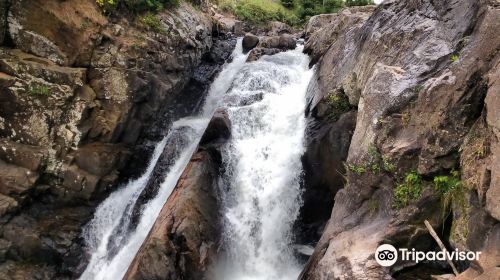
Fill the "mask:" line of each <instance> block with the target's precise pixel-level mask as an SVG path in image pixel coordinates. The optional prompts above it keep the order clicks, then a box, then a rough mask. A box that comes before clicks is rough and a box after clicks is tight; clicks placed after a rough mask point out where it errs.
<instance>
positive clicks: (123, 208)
mask: <svg viewBox="0 0 500 280" xmlns="http://www.w3.org/2000/svg"><path fill="white" fill-rule="evenodd" d="M232 58H233V60H232V61H231V62H230V63H228V64H226V65H225V66H224V68H223V70H222V71H221V73H220V74H219V75H218V76H217V78H216V79H215V80H214V82H213V83H212V85H211V87H210V89H209V93H208V95H207V98H206V100H205V104H204V107H203V109H202V113H200V115H199V116H193V117H190V118H182V119H179V120H177V121H175V122H174V123H173V124H172V128H171V129H170V131H169V133H168V134H167V136H165V138H164V139H163V140H162V141H160V142H159V143H158V144H157V146H156V147H155V150H154V153H153V156H152V158H151V161H150V162H149V165H148V168H147V169H146V172H145V173H144V174H143V175H142V176H141V177H140V178H138V179H136V180H133V181H131V182H129V183H128V184H126V185H125V186H122V187H120V188H119V189H118V190H117V191H115V192H114V193H112V194H111V195H110V196H109V197H108V198H107V199H106V200H105V201H103V202H102V204H101V205H100V206H99V207H98V208H97V210H96V212H95V214H94V217H93V219H92V220H91V221H90V222H89V223H88V224H87V225H86V226H85V228H84V230H83V238H84V240H85V243H86V246H87V250H88V251H89V252H90V254H91V257H90V261H89V264H88V265H87V267H86V269H85V271H84V272H83V274H82V275H81V277H80V279H82V280H116V279H122V278H123V276H124V274H125V273H126V271H127V268H128V266H129V265H130V263H131V262H132V261H133V259H134V257H135V255H136V253H137V251H138V250H139V248H140V246H141V245H142V243H143V241H144V239H145V238H146V236H147V235H148V233H149V231H150V230H151V227H152V226H153V224H154V222H155V219H156V217H157V216H158V214H159V213H160V210H161V208H162V206H163V205H164V204H165V202H166V201H167V198H168V196H169V195H170V193H171V192H172V190H173V188H174V187H175V184H176V183H177V180H178V179H179V177H180V175H181V173H182V171H183V170H184V167H185V166H186V165H187V163H188V162H189V159H190V157H191V155H192V153H193V152H194V150H195V149H196V146H197V145H198V142H199V140H200V137H201V135H202V133H203V131H204V130H205V128H206V126H207V125H208V122H209V121H210V118H211V116H212V114H213V112H214V111H215V109H217V107H218V105H219V103H220V101H221V99H222V97H223V96H224V94H225V93H226V92H227V91H228V89H229V87H230V86H231V83H232V81H233V79H234V76H235V74H236V73H238V72H239V69H241V67H243V65H244V63H245V60H246V55H244V54H243V52H242V48H241V39H240V40H238V42H237V45H236V48H235V50H234V51H233V53H232ZM179 135H181V136H179ZM173 137H182V138H183V139H184V140H187V141H185V142H187V144H185V145H182V146H181V147H178V148H179V149H181V151H179V152H178V153H176V154H177V155H178V156H177V158H176V159H175V164H174V165H173V166H172V167H171V168H170V169H169V172H168V174H165V180H164V182H163V183H162V184H161V186H160V189H159V191H158V194H157V195H156V197H155V198H154V199H152V200H151V201H149V202H148V203H147V204H146V205H144V206H143V211H142V213H141V217H140V222H139V224H138V225H137V227H135V229H134V230H133V231H132V232H130V231H128V230H119V229H127V228H128V227H127V226H126V225H124V223H125V224H126V223H128V222H130V218H131V217H130V216H131V215H132V211H133V208H134V205H135V204H136V202H137V200H138V198H139V195H140V194H141V192H142V191H143V190H144V188H145V187H146V184H147V182H148V179H149V177H150V176H151V174H152V172H153V169H154V167H155V165H156V163H157V161H158V159H159V157H160V155H161V153H162V151H163V149H164V148H165V145H166V143H170V142H172V141H169V140H171V139H172V138H173ZM174 142H175V141H174ZM117 229H118V230H117ZM116 234H119V235H120V236H116ZM115 240H126V241H125V242H124V243H121V246H120V247H119V248H116V250H110V249H109V245H110V243H112V242H114V241H115Z"/></svg>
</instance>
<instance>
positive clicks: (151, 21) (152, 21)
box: [138, 13, 165, 33]
mask: <svg viewBox="0 0 500 280" xmlns="http://www.w3.org/2000/svg"><path fill="white" fill-rule="evenodd" d="M138 20H139V22H140V23H141V24H142V25H143V26H144V27H145V28H146V29H147V30H150V31H154V32H157V33H165V28H164V27H163V24H162V23H161V21H160V19H159V18H158V17H157V16H156V15H154V14H151V13H147V14H145V15H143V16H140V17H139V19H138Z"/></svg>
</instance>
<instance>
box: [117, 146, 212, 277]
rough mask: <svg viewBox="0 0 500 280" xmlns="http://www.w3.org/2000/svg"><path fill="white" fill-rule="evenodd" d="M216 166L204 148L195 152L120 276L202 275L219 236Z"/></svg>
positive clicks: (208, 264) (210, 260)
mask: <svg viewBox="0 0 500 280" xmlns="http://www.w3.org/2000/svg"><path fill="white" fill-rule="evenodd" d="M217 170H218V167H217V166H216V164H214V161H213V160H212V159H211V156H210V154H209V153H208V152H204V151H199V152H197V153H196V154H194V155H193V157H192V158H191V161H190V162H189V164H188V166H187V167H186V169H185V170H184V172H183V174H182V176H181V178H180V179H179V181H178V182H177V185H176V187H175V188H174V190H173V192H172V194H171V195H170V197H169V198H168V200H167V202H166V203H165V205H164V206H163V208H162V210H161V212H160V215H159V216H158V218H157V220H156V222H155V224H154V226H153V228H152V229H151V231H150V233H149V235H148V237H147V238H146V240H145V241H144V243H143V245H142V246H141V249H140V250H139V252H138V253H137V255H136V257H135V259H134V261H133V262H132V264H131V265H130V267H129V269H128V271H127V274H126V275H125V277H124V279H136V280H137V279H193V280H194V279H205V276H204V274H205V272H206V271H207V269H208V267H209V266H210V264H211V263H213V262H214V261H215V252H216V246H217V242H218V238H219V235H218V232H219V226H218V219H217V216H218V207H217V199H216V197H215V190H214V180H216V178H217Z"/></svg>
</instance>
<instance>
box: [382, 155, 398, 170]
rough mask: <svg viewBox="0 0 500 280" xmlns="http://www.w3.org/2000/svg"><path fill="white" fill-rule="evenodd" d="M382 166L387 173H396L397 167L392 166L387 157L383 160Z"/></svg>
mask: <svg viewBox="0 0 500 280" xmlns="http://www.w3.org/2000/svg"><path fill="white" fill-rule="evenodd" d="M382 166H383V168H384V171H386V172H389V173H393V172H394V171H396V166H395V165H394V164H392V163H391V162H390V161H389V159H388V158H387V157H383V158H382Z"/></svg>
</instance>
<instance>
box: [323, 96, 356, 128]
mask: <svg viewBox="0 0 500 280" xmlns="http://www.w3.org/2000/svg"><path fill="white" fill-rule="evenodd" d="M327 102H328V105H330V107H331V113H330V114H329V118H330V119H331V120H333V121H337V120H338V119H339V117H340V116H341V115H342V114H343V113H345V112H348V111H349V110H351V104H349V98H348V97H347V96H346V95H345V94H344V93H343V92H342V91H336V92H334V93H330V94H329V95H328V96H327Z"/></svg>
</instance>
